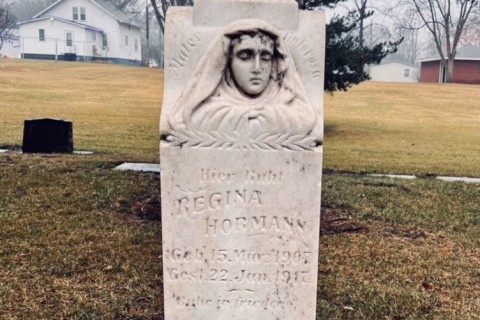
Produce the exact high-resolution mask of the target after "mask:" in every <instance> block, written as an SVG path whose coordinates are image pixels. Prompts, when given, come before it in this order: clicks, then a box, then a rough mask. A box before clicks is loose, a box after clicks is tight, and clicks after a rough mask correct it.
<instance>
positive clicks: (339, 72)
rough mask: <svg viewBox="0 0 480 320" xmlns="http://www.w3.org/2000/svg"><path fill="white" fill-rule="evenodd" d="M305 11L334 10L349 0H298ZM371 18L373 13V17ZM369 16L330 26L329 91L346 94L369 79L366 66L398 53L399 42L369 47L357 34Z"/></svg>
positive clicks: (356, 16)
mask: <svg viewBox="0 0 480 320" xmlns="http://www.w3.org/2000/svg"><path fill="white" fill-rule="evenodd" d="M297 1H298V6H299V8H300V9H302V10H314V9H317V8H334V7H335V6H336V5H337V4H338V3H339V2H344V1H345V0H297ZM369 15H370V14H369ZM369 15H367V16H366V15H365V14H363V15H362V14H361V13H358V12H351V13H350V14H347V15H346V16H343V17H340V16H338V15H336V16H334V17H333V18H332V19H331V21H330V22H329V23H328V24H327V30H326V48H325V50H326V58H325V86H324V89H325V91H327V92H334V91H337V90H343V91H346V90H348V88H350V87H351V86H352V85H355V84H359V83H360V82H362V81H365V80H368V79H369V75H368V73H367V72H366V71H365V66H366V65H369V64H378V63H380V61H382V59H383V58H384V57H385V56H387V55H388V54H390V53H393V52H395V51H396V50H397V45H398V44H400V42H401V41H402V39H400V40H399V41H397V42H388V43H387V42H382V43H378V44H376V45H374V46H372V47H367V46H365V45H364V44H363V41H361V39H360V38H359V37H358V36H356V35H355V34H354V33H353V30H354V29H355V28H356V27H357V24H358V23H359V22H360V20H359V19H364V18H366V17H368V16H369Z"/></svg>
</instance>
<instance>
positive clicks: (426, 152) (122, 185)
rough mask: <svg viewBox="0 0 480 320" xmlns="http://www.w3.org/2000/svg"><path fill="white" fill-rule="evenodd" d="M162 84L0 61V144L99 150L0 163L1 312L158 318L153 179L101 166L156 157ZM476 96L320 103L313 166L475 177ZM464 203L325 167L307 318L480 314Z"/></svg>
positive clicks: (478, 244)
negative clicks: (311, 314)
mask: <svg viewBox="0 0 480 320" xmlns="http://www.w3.org/2000/svg"><path fill="white" fill-rule="evenodd" d="M162 77H163V73H162V71H160V70H152V69H145V68H131V67H125V66H115V65H96V64H90V63H86V64H84V63H67V62H58V63H55V62H45V61H14V60H0V97H1V99H0V111H1V113H0V146H8V147H17V148H18V147H19V146H20V144H21V138H22V131H23V120H24V119H26V118H34V117H45V116H49V117H59V118H68V119H71V120H73V121H74V136H75V143H76V148H77V149H90V150H95V151H97V153H96V154H94V155H91V156H72V155H43V156H42V155H20V154H16V153H7V154H0V243H1V246H0V315H1V316H0V318H2V319H162V293H161V287H162V277H161V269H162V265H161V257H160V253H161V223H160V222H159V221H158V206H159V203H158V195H159V181H158V175H155V174H139V173H131V172H130V173H129V172H117V171H113V170H112V169H113V168H114V167H115V166H116V165H117V164H119V163H121V162H123V161H126V160H134V161H152V162H153V161H156V159H157V154H158V114H159V109H160V107H159V105H160V102H161V98H162V91H161V90H162V87H163V83H162ZM407 92H408V93H407ZM479 94H480V90H478V87H475V86H458V85H423V84H419V85H410V84H409V85H403V84H402V85H400V84H380V83H365V84H362V85H361V86H358V87H355V88H353V89H352V90H351V91H349V92H347V93H337V94H335V95H334V96H333V97H331V96H327V98H326V129H327V130H326V139H325V162H326V168H327V169H334V170H339V171H343V170H345V171H357V172H359V171H360V172H361V171H376V172H394V173H419V174H422V175H424V176H427V174H429V173H443V174H458V175H472V176H478V175H480V174H479V172H480V171H479V166H480V161H479V158H478V157H479V154H480V149H479V148H480V143H479V142H480V141H479V135H478V132H480V131H479V121H480V117H479V105H478V104H477V102H478V100H479V99H478V98H479ZM478 199H480V189H479V188H478V186H476V185H467V184H462V183H446V182H442V181H435V180H432V179H421V180H417V181H393V180H390V179H378V178H366V177H362V176H358V175H349V174H337V173H333V174H332V173H330V174H328V173H326V174H325V175H324V181H323V194H322V206H323V207H322V210H323V212H324V213H328V214H325V218H324V220H323V221H324V222H325V224H324V225H323V231H324V233H325V234H326V235H324V236H322V237H321V239H320V261H319V262H320V264H319V266H320V268H319V293H318V312H317V318H318V319H368V320H370V319H458V320H464V319H480V317H479V314H480V301H479V298H478V292H480V271H479V266H480V249H479V248H480V241H479V240H478V239H480V227H479V226H480V202H479V201H478ZM155 213H156V214H155ZM151 219H153V221H152V220H151ZM327 220H328V221H327ZM329 224H330V225H329ZM282 320H283V319H282Z"/></svg>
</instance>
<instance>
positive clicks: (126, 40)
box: [125, 36, 128, 47]
mask: <svg viewBox="0 0 480 320" xmlns="http://www.w3.org/2000/svg"><path fill="white" fill-rule="evenodd" d="M125 46H126V47H128V36H125Z"/></svg>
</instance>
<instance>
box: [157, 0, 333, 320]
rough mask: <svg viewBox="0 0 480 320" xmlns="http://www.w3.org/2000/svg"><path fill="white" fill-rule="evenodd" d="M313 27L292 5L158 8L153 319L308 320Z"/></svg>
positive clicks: (316, 194) (316, 207)
mask: <svg viewBox="0 0 480 320" xmlns="http://www.w3.org/2000/svg"><path fill="white" fill-rule="evenodd" d="M219 8H223V9H222V10H219ZM220 12H221V14H220ZM324 25H325V22H324V15H323V13H322V12H303V11H298V10H297V5H296V3H295V2H294V1H293V0H292V1H290V0H282V1H280V0H278V1H248V2H246V1H245V2H243V1H219V0H217V1H201V0H199V1H196V2H195V6H194V7H193V8H186V7H172V8H170V9H169V12H168V14H167V18H166V33H165V87H164V100H163V105H162V114H161V120H160V127H161V142H160V161H161V165H162V172H161V184H162V188H161V189H162V191H161V192H162V194H161V196H162V233H163V239H162V244H163V272H164V299H165V301H164V309H165V319H166V320H187V319H188V320H191V319H195V320H216V319H222V320H223V319H242V320H243V319H245V320H247V319H248V320H292V319H295V320H305V319H311V320H313V319H315V311H316V292H317V272H318V247H319V246H318V245H319V229H320V193H321V177H322V155H323V146H322V145H323V73H324V63H323V61H324V43H325V37H324V33H325V28H324Z"/></svg>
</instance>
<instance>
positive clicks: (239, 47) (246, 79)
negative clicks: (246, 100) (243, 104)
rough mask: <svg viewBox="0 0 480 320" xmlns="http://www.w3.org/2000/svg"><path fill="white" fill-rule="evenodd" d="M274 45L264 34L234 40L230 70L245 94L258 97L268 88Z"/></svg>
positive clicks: (244, 36)
mask: <svg viewBox="0 0 480 320" xmlns="http://www.w3.org/2000/svg"><path fill="white" fill-rule="evenodd" d="M273 45H274V42H273V40H272V39H271V38H270V37H268V36H266V35H263V34H257V35H255V36H254V37H251V36H249V35H242V36H241V37H240V38H238V39H236V40H234V45H233V48H232V53H231V54H232V57H231V64H230V68H231V71H232V75H233V79H234V80H235V83H236V84H237V86H238V87H239V89H240V90H241V91H242V92H243V93H245V94H247V95H249V96H257V95H259V94H260V93H262V92H263V90H264V89H265V87H266V86H267V84H268V81H269V79H270V73H271V71H272V63H273V61H272V58H273Z"/></svg>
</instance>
